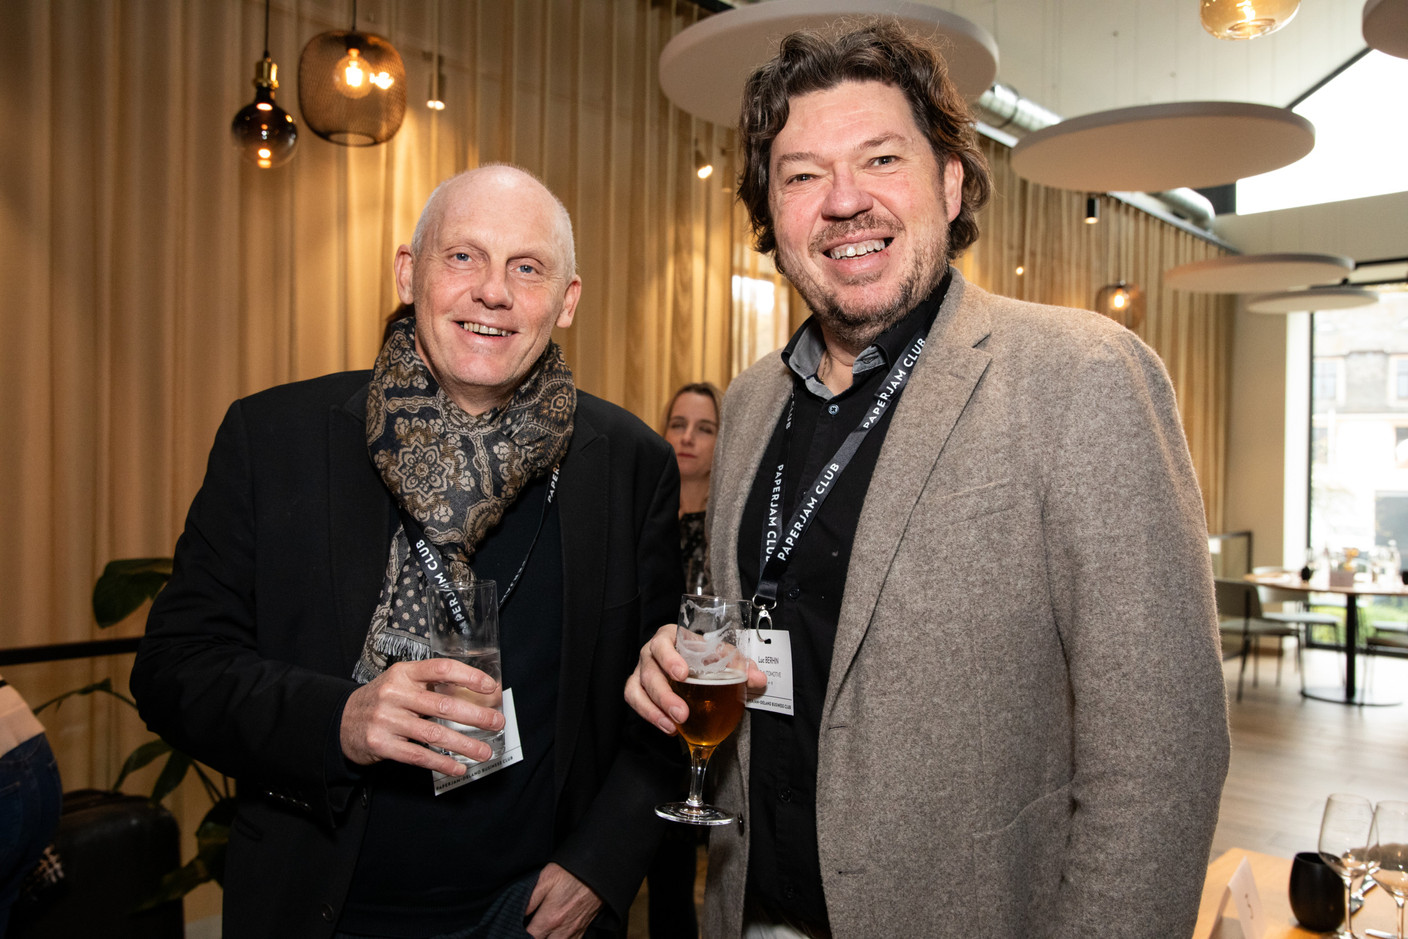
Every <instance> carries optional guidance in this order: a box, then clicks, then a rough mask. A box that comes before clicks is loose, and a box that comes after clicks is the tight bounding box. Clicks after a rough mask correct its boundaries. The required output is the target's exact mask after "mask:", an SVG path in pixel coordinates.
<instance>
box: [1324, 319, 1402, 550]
mask: <svg viewBox="0 0 1408 939" xmlns="http://www.w3.org/2000/svg"><path fill="white" fill-rule="evenodd" d="M1313 331H1314V343H1315V345H1314V349H1315V355H1314V359H1313V362H1312V371H1311V376H1312V382H1311V393H1312V400H1311V434H1310V439H1311V454H1310V490H1311V491H1310V544H1311V547H1313V548H1314V549H1316V550H1317V551H1318V550H1320V549H1322V548H1325V547H1328V548H1330V549H1332V550H1334V549H1343V548H1358V549H1359V550H1360V551H1361V552H1363V553H1364V554H1366V555H1367V554H1369V553H1370V552H1371V551H1372V550H1373V549H1374V548H1375V547H1387V546H1388V544H1389V542H1390V541H1394V542H1396V543H1397V546H1398V547H1399V548H1400V550H1408V293H1386V294H1384V296H1383V299H1382V300H1381V302H1380V303H1378V304H1377V305H1375V306H1373V307H1368V308H1359V309H1352V310H1339V311H1333V312H1329V313H1316V314H1315V315H1314V317H1313Z"/></svg>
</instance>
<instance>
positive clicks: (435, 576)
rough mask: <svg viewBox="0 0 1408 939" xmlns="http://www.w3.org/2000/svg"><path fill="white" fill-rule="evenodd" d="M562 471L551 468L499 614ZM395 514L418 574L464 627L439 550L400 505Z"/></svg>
mask: <svg viewBox="0 0 1408 939" xmlns="http://www.w3.org/2000/svg"><path fill="white" fill-rule="evenodd" d="M561 469H562V466H561V464H559V465H557V466H554V467H553V468H552V478H551V479H550V480H549V481H548V495H547V498H546V499H544V500H543V514H542V515H541V516H540V517H539V518H538V528H537V530H536V531H534V532H533V540H532V541H530V542H529V543H528V551H527V553H526V554H524V555H523V561H522V563H520V564H519V565H518V573H516V574H514V575H513V580H511V581H509V583H508V589H507V590H505V591H504V595H503V596H502V597H499V609H500V610H502V609H503V608H504V607H505V606H506V605H508V601H509V597H511V596H513V588H515V587H517V586H518V581H519V578H521V577H522V576H523V571H524V570H525V569H527V567H528V559H529V558H531V557H532V556H533V549H534V548H535V547H537V546H538V537H539V536H540V535H542V533H543V524H544V523H545V522H547V520H548V510H549V509H551V508H552V500H553V497H554V496H556V495H557V477H558V473H559V472H560V471H561ZM396 511H397V513H398V514H399V515H400V516H401V526H402V527H403V528H405V529H406V540H407V541H409V542H410V544H411V554H412V555H413V556H414V557H415V559H416V561H417V562H418V563H419V564H420V569H421V571H423V572H424V573H425V579H426V582H427V583H429V584H430V586H431V587H433V588H434V589H435V590H436V591H437V592H438V593H439V594H440V598H441V599H442V600H443V601H444V602H445V608H446V609H448V610H449V611H450V616H451V617H452V618H453V619H454V621H455V622H456V623H458V624H461V625H463V623H464V621H465V614H464V610H463V609H462V608H461V607H460V602H459V598H458V597H456V596H455V591H454V588H453V586H452V585H451V583H450V569H449V565H447V564H446V563H445V559H444V557H443V556H441V554H440V549H439V548H437V547H435V545H434V544H433V543H432V542H431V540H430V539H429V538H427V537H425V529H424V528H422V527H421V524H420V522H418V521H416V520H415V519H414V518H413V517H412V516H411V514H410V513H409V512H407V511H406V510H405V509H404V508H402V507H401V506H400V505H399V504H398V505H397V506H396Z"/></svg>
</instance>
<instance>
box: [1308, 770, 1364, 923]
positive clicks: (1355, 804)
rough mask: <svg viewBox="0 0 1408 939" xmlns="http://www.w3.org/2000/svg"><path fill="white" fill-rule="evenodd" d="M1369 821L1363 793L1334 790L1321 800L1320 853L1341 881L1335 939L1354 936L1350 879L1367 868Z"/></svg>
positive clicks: (1359, 874)
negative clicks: (1340, 907) (1340, 919)
mask: <svg viewBox="0 0 1408 939" xmlns="http://www.w3.org/2000/svg"><path fill="white" fill-rule="evenodd" d="M1373 821H1374V807H1373V805H1372V804H1370V802H1369V800H1368V799H1366V798H1364V797H1363V796H1354V795H1346V794H1344V793H1336V794H1334V795H1332V796H1330V797H1329V798H1328V799H1326V800H1325V815H1324V817H1323V818H1322V819H1321V820H1320V856H1321V857H1322V858H1324V859H1325V863H1326V864H1328V865H1330V867H1331V868H1333V869H1334V871H1335V873H1336V874H1339V875H1340V880H1342V881H1344V928H1343V929H1341V930H1340V931H1339V932H1337V933H1335V939H1356V937H1355V935H1354V908H1353V907H1352V906H1350V903H1351V901H1352V897H1351V894H1352V893H1353V890H1354V878H1356V877H1359V876H1362V875H1364V874H1367V873H1368V872H1369V870H1370V864H1369V829H1370V828H1371V827H1372V826H1373Z"/></svg>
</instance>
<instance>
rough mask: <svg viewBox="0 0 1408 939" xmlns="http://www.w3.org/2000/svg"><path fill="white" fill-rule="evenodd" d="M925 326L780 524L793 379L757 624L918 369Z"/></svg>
mask: <svg viewBox="0 0 1408 939" xmlns="http://www.w3.org/2000/svg"><path fill="white" fill-rule="evenodd" d="M927 332H928V331H927V330H921V331H920V334H919V335H918V336H916V337H915V338H914V341H913V342H911V343H910V345H909V348H908V349H907V350H906V351H905V352H904V353H903V354H902V355H901V356H900V357H899V360H898V361H897V362H895V365H894V367H893V368H891V369H890V374H889V375H887V376H886V377H885V382H884V384H882V385H881V386H880V390H879V391H878V392H876V393H875V402H874V404H872V405H871V406H870V410H869V411H867V412H866V413H865V417H863V418H862V419H861V422H860V423H859V424H858V425H856V428H855V430H852V431H851V432H850V433H849V434H847V435H846V439H845V440H843V441H842V442H841V446H840V447H839V448H838V449H837V450H836V453H835V455H833V456H832V457H831V459H830V460H828V461H827V463H826V466H824V467H823V468H822V470H821V472H820V473H819V474H818V475H817V478H816V480H815V481H814V482H813V483H812V484H811V486H810V487H809V488H808V489H806V490H804V491H803V493H802V495H801V497H800V498H799V499H798V500H797V507H796V509H795V510H794V511H793V512H792V518H791V519H790V520H789V521H788V522H787V526H786V527H785V528H784V527H783V525H782V479H783V472H784V470H785V469H786V467H787V456H788V453H787V451H788V449H789V448H790V443H791V435H792V410H793V406H794V405H795V404H796V395H797V389H796V386H795V384H794V385H793V388H792V394H791V395H789V396H788V399H787V422H786V424H784V425H783V430H782V433H783V442H782V459H781V460H780V461H779V462H778V464H777V471H776V475H775V476H774V477H773V487H772V493H771V495H770V496H769V505H768V515H767V519H766V520H765V522H764V527H763V547H762V560H761V563H760V565H759V574H758V589H757V590H756V591H754V593H753V608H754V609H755V610H757V619H756V622H755V628H756V629H759V630H761V629H763V628H766V627H767V626H769V625H770V624H771V622H772V610H774V609H776V607H777V591H778V586H779V585H780V583H781V581H782V575H783V573H784V572H785V571H786V570H787V565H788V564H789V563H790V562H791V558H792V552H793V551H795V550H796V548H797V543H798V542H799V541H801V539H802V535H803V534H805V533H806V531H807V529H808V528H810V527H811V523H812V520H813V519H815V518H816V514H817V512H819V511H820V510H821V506H822V503H823V502H825V501H826V497H827V496H828V495H830V494H831V490H832V488H833V486H834V485H835V482H836V480H837V479H839V478H840V477H841V474H842V473H843V472H845V470H846V467H847V466H849V465H850V462H851V458H852V457H854V456H855V455H856V451H857V450H859V449H860V445H861V443H862V442H863V441H864V440H865V438H866V436H867V435H868V434H869V433H870V431H871V430H872V429H874V427H875V425H876V424H878V423H879V422H880V418H881V417H883V416H884V415H885V412H886V411H888V410H889V409H890V405H891V404H893V403H894V401H895V399H896V398H898V397H899V394H900V392H901V391H903V390H904V387H905V385H907V384H909V377H910V375H912V374H913V373H914V366H915V365H916V364H917V363H918V361H919V354H920V353H921V352H923V351H924V340H925V335H926V333H927Z"/></svg>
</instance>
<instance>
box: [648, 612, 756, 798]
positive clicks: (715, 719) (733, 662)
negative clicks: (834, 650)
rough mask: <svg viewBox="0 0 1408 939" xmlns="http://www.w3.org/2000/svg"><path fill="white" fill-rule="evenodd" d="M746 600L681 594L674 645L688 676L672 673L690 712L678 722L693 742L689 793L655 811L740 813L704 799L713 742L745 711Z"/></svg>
mask: <svg viewBox="0 0 1408 939" xmlns="http://www.w3.org/2000/svg"><path fill="white" fill-rule="evenodd" d="M749 612H750V609H749V604H748V601H747V600H725V599H723V598H721V597H711V596H708V595H706V594H688V593H687V594H685V595H684V596H683V597H682V598H680V618H679V624H678V625H677V626H676V627H675V651H676V652H678V653H679V654H680V655H682V656H684V660H685V662H687V663H688V664H689V677H687V678H686V679H685V680H684V681H682V682H680V681H675V680H674V679H673V678H672V679H670V687H671V688H672V689H673V690H674V692H675V694H677V695H679V696H680V697H681V698H683V699H684V703H685V704H687V705H689V717H688V718H686V719H685V722H684V723H683V724H676V725H675V726H676V727H677V728H678V729H679V734H680V737H681V738H683V739H684V742H685V743H686V744H688V745H689V796H688V798H687V799H686V800H685V801H684V802H667V803H665V804H664V805H657V806H656V807H655V814H656V815H659V816H660V817H661V818H665V819H669V820H670V821H672V822H685V823H686V824H690V825H727V824H728V823H729V822H731V821H733V820H734V819H735V818H736V817H737V816H735V815H734V814H733V813H732V812H727V811H725V810H723V809H721V808H719V807H718V806H714V805H707V804H705V802H704V771H705V769H706V768H707V767H708V765H709V757H710V755H712V754H713V752H714V748H715V747H717V746H718V745H719V744H721V743H723V742H724V740H726V739H728V735H729V734H731V733H733V731H734V728H736V727H737V726H738V722H739V720H740V719H741V718H742V717H743V698H744V690H745V688H746V682H747V680H748V660H747V658H746V657H745V656H744V655H743V653H741V652H739V651H738V640H739V637H740V635H741V633H742V632H743V630H745V629H747V628H748V617H749Z"/></svg>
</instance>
